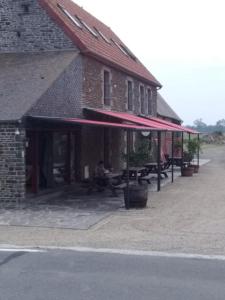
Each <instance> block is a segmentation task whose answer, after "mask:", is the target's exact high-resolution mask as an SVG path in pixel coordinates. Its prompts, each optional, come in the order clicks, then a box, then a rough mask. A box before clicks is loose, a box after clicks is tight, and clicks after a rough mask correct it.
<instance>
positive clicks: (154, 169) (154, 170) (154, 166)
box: [145, 162, 168, 178]
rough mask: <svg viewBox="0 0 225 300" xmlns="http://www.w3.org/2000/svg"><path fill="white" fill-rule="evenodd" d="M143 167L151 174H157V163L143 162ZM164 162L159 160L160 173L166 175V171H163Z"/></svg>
mask: <svg viewBox="0 0 225 300" xmlns="http://www.w3.org/2000/svg"><path fill="white" fill-rule="evenodd" d="M145 167H146V168H147V169H148V173H151V174H158V171H159V170H158V163H157V162H151V163H147V164H145ZM165 170H166V168H165V164H164V163H163V162H160V174H162V175H164V177H165V178H166V177H168V175H167V172H166V171H165Z"/></svg>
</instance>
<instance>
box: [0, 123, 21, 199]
mask: <svg viewBox="0 0 225 300" xmlns="http://www.w3.org/2000/svg"><path fill="white" fill-rule="evenodd" d="M24 144H25V130H24V129H21V128H19V126H18V124H10V123H6V124H3V123H2V124H0V200H1V201H12V200H13V201H20V200H23V199H24V197H25V158H24V155H25V152H24Z"/></svg>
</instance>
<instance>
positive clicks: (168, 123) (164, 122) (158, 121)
mask: <svg viewBox="0 0 225 300" xmlns="http://www.w3.org/2000/svg"><path fill="white" fill-rule="evenodd" d="M149 119H150V120H152V121H154V122H157V123H159V124H163V125H169V126H172V127H174V128H176V129H180V130H181V131H184V132H187V133H191V134H198V133H199V132H197V131H195V130H193V129H190V128H188V127H185V126H182V125H178V124H175V123H171V122H169V121H165V120H162V119H159V118H149Z"/></svg>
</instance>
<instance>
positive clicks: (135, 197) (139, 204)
mask: <svg viewBox="0 0 225 300" xmlns="http://www.w3.org/2000/svg"><path fill="white" fill-rule="evenodd" d="M129 196H130V197H129V198H130V199H129V201H128V198H127V188H125V189H124V202H125V207H126V208H144V207H146V204H147V201H148V185H147V184H142V185H133V186H130V188H129Z"/></svg>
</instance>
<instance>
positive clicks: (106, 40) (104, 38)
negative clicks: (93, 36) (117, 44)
mask: <svg viewBox="0 0 225 300" xmlns="http://www.w3.org/2000/svg"><path fill="white" fill-rule="evenodd" d="M94 29H95V31H96V32H98V34H99V35H100V36H101V38H102V39H103V40H104V41H105V42H106V43H108V44H111V42H110V40H109V39H108V38H107V37H106V36H105V35H104V34H103V33H102V32H101V31H100V30H98V29H97V28H95V27H94Z"/></svg>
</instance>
